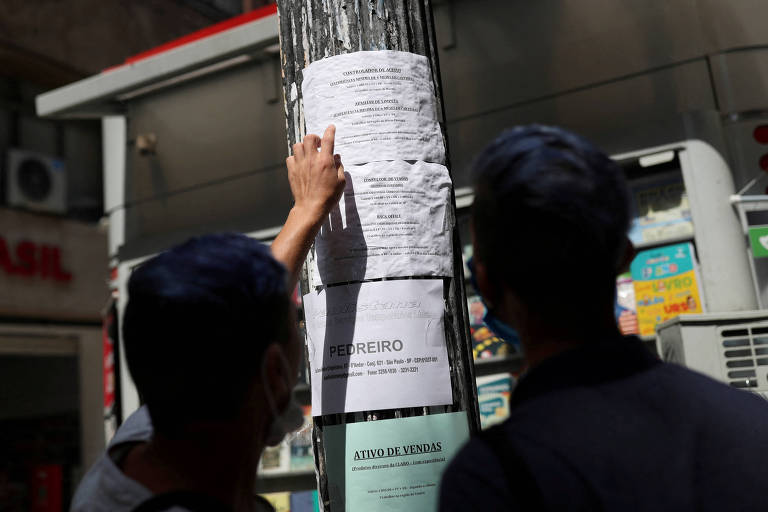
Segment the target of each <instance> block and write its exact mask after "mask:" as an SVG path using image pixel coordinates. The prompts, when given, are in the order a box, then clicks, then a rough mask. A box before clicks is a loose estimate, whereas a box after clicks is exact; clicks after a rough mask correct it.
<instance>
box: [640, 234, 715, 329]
mask: <svg viewBox="0 0 768 512" xmlns="http://www.w3.org/2000/svg"><path fill="white" fill-rule="evenodd" d="M631 272H632V280H633V282H634V286H635V300H636V302H637V319H638V324H639V328H640V335H641V336H652V335H654V334H655V331H656V326H657V325H658V324H660V323H662V322H665V321H667V320H669V319H671V318H674V317H676V316H678V315H680V314H684V313H702V312H703V311H704V306H703V304H702V300H701V294H700V292H699V284H698V276H697V274H696V262H695V260H694V256H693V246H692V245H691V244H676V245H668V246H666V247H659V248H656V249H651V250H648V251H642V252H640V253H639V254H638V255H637V257H636V258H635V260H634V261H633V262H632V266H631Z"/></svg>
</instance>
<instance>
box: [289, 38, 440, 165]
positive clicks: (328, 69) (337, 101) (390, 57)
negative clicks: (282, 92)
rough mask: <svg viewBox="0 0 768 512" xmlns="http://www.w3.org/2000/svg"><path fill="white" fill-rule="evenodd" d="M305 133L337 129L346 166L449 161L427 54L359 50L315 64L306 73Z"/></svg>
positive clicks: (337, 140) (305, 70)
mask: <svg viewBox="0 0 768 512" xmlns="http://www.w3.org/2000/svg"><path fill="white" fill-rule="evenodd" d="M303 76H304V78H303V82H302V85H301V92H302V96H303V98H304V119H305V122H306V126H307V133H315V134H320V135H322V134H323V132H324V131H325V128H326V127H327V126H328V125H329V124H334V125H336V146H335V152H336V153H339V154H340V155H341V160H342V162H343V163H344V164H345V165H351V164H360V163H367V162H375V161H380V160H423V161H426V162H435V163H441V164H442V163H445V143H444V141H443V135H442V132H441V131H440V125H439V124H438V121H437V103H436V100H435V92H434V88H433V86H432V76H431V72H430V68H429V61H428V60H427V58H426V57H424V56H423V55H417V54H415V53H408V52H400V51H393V50H385V51H361V52H355V53H347V54H344V55H336V56H333V57H327V58H325V59H321V60H319V61H315V62H313V63H312V64H310V65H309V66H307V67H306V68H305V69H304V71H303Z"/></svg>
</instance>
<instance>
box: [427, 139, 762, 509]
mask: <svg viewBox="0 0 768 512" xmlns="http://www.w3.org/2000/svg"><path fill="white" fill-rule="evenodd" d="M474 173H475V176H474V178H475V202H474V205H473V209H472V224H471V225H472V231H473V246H474V261H473V265H472V266H473V278H474V281H475V282H476V283H477V287H478V288H479V292H480V293H481V295H482V297H483V300H484V301H485V303H486V306H487V308H488V310H489V313H490V314H491V316H492V318H493V319H494V320H495V323H497V324H499V325H502V326H503V327H504V328H505V329H508V330H511V329H512V328H514V329H516V330H517V332H518V333H519V337H520V340H521V343H522V346H523V350H524V353H525V359H526V362H527V365H528V368H529V369H528V370H527V372H526V373H525V374H524V376H522V377H521V379H520V380H519V382H518V384H517V386H516V388H515V390H514V391H513V394H512V397H511V408H510V409H511V411H510V417H509V419H508V420H507V421H506V422H504V423H503V424H501V425H499V426H496V427H492V428H491V429H489V430H487V431H485V432H483V433H482V434H480V435H479V436H478V437H476V438H474V439H472V440H470V441H469V442H468V444H467V445H466V446H465V447H464V448H463V449H462V450H461V451H460V452H459V453H458V455H457V456H456V457H455V459H454V460H453V461H452V462H451V464H450V465H449V467H448V469H447V470H446V473H445V475H444V477H443V481H442V486H441V496H440V510H441V511H445V512H450V511H466V510H483V511H495V510H617V511H618V510H621V511H624V510H654V511H656V510H694V509H695V510H740V511H744V510H765V509H766V498H765V497H764V496H763V492H764V490H765V489H766V488H768V471H765V470H764V468H763V466H764V464H765V461H766V460H768V404H766V402H765V400H762V399H760V398H759V397H757V396H756V395H753V394H750V393H748V392H745V391H739V390H736V389H733V388H730V387H728V386H726V385H723V384H721V383H718V382H715V381H713V380H711V379H709V378H707V377H704V376H702V375H699V374H697V373H694V372H691V371H689V370H687V369H685V368H682V367H679V366H676V365H672V364H665V363H662V362H661V361H659V360H658V359H657V358H656V357H655V356H654V355H652V354H651V353H650V351H648V350H647V349H646V347H645V346H643V344H642V343H641V341H640V340H638V339H637V338H635V337H622V336H621V335H620V333H619V331H618V328H617V326H616V321H615V319H614V316H613V307H614V300H615V279H616V275H617V274H618V273H620V271H621V270H622V269H624V268H626V267H627V266H628V264H629V263H630V261H631V259H632V258H633V256H634V249H633V248H632V244H631V243H630V242H629V240H628V238H627V231H628V228H629V224H630V213H629V212H630V197H629V194H628V191H627V187H626V184H625V182H624V178H623V176H622V172H621V169H620V168H619V167H618V165H617V164H616V163H614V162H613V161H612V160H610V159H609V158H608V157H607V156H606V155H605V154H603V153H602V152H601V151H600V150H598V149H597V148H596V147H594V146H593V145H592V144H590V143H589V142H587V141H586V140H584V139H583V138H581V137H579V136H577V135H574V134H572V133H569V132H567V131H565V130H562V129H558V128H552V127H545V126H536V125H534V126H527V127H520V128H515V129H513V130H509V131H507V132H504V133H503V134H502V135H501V136H500V137H499V138H498V139H496V140H495V141H494V142H492V143H491V144H490V145H489V146H488V147H487V148H486V149H485V150H484V151H483V152H482V153H481V154H480V155H479V157H478V158H477V159H476V161H475V164H474ZM698 229H706V226H699V227H698Z"/></svg>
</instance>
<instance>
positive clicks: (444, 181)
mask: <svg viewBox="0 0 768 512" xmlns="http://www.w3.org/2000/svg"><path fill="white" fill-rule="evenodd" d="M347 172H348V179H347V184H346V187H345V190H344V194H343V196H342V198H341V201H339V204H338V205H337V206H336V207H335V208H334V209H333V210H332V211H331V213H330V215H329V216H328V218H327V219H326V222H325V223H324V224H323V226H322V228H321V229H320V233H319V234H318V236H317V237H316V238H315V248H314V250H315V252H314V255H313V257H312V258H311V260H312V267H311V268H312V284H313V285H314V286H321V285H324V284H334V283H341V282H350V281H362V280H364V279H377V278H381V277H407V276H443V277H449V276H451V275H453V265H452V264H453V258H452V254H453V252H452V250H451V245H452V244H451V237H452V229H453V217H452V215H451V213H450V210H449V205H450V200H451V199H450V198H451V178H450V176H449V174H448V169H446V168H445V166H443V165H440V164H431V163H426V162H414V163H409V162H404V161H392V162H374V163H370V164H365V165H355V166H348V167H347Z"/></svg>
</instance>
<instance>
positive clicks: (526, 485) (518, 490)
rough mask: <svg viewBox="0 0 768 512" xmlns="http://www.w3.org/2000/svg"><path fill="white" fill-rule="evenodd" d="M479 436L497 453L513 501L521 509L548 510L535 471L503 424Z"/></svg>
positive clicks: (484, 431)
mask: <svg viewBox="0 0 768 512" xmlns="http://www.w3.org/2000/svg"><path fill="white" fill-rule="evenodd" d="M477 437H478V439H479V440H481V441H483V442H484V443H485V444H486V445H487V446H488V448H490V450H491V453H493V454H494V455H496V458H497V460H498V461H499V464H500V465H501V468H502V470H503V471H504V476H505V478H506V480H507V488H508V489H509V492H510V494H511V496H512V502H513V503H514V504H516V505H518V506H519V507H520V508H521V510H536V511H539V510H541V511H545V510H547V506H546V501H545V500H544V495H543V494H542V491H541V488H540V487H539V484H538V483H537V482H536V478H534V476H533V472H532V471H531V469H530V467H529V466H528V463H527V462H525V460H523V458H522V457H521V456H520V454H518V453H517V451H516V450H515V448H514V447H513V445H512V443H511V442H510V440H509V437H508V433H507V432H505V430H504V428H503V427H502V425H495V426H493V427H491V428H489V429H487V430H483V431H482V432H480V434H478V436H477Z"/></svg>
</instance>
